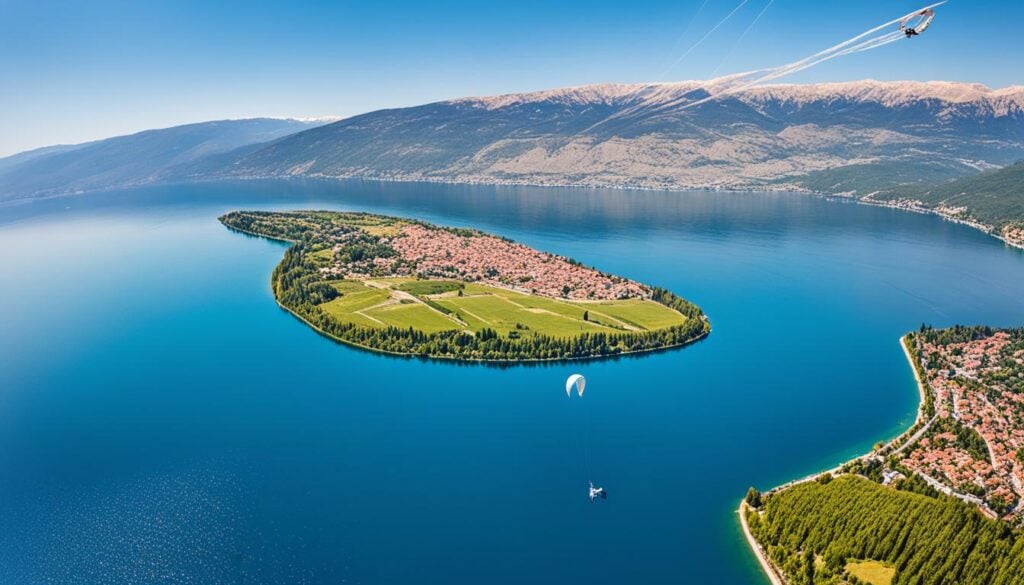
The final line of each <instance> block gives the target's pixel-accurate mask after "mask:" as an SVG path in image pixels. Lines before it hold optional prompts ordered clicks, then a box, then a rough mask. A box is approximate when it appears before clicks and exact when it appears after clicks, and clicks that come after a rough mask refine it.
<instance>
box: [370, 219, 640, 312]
mask: <svg viewBox="0 0 1024 585" xmlns="http://www.w3.org/2000/svg"><path fill="white" fill-rule="evenodd" d="M390 244H391V246H392V247H393V248H394V249H395V250H397V251H398V253H399V256H400V262H401V263H402V264H404V265H406V266H411V267H412V269H413V270H414V271H415V274H416V275H419V276H423V277H427V278H453V279H460V280H466V281H470V282H480V283H483V284H490V285H495V286H501V287H505V288H512V289H516V290H520V291H523V292H530V293H533V294H537V295H541V296H546V297H552V298H569V299H577V300H584V299H593V300H611V299H628V298H648V297H650V294H651V291H650V289H648V288H647V287H645V286H643V285H641V284H640V283H637V282H634V281H632V280H628V279H625V278H620V277H618V276H613V275H609V274H604V273H602V272H599V271H597V270H594V269H593V268H588V267H586V266H582V265H580V264H577V263H575V262H571V261H569V260H568V259H566V258H563V257H561V256H555V255H553V254H547V253H544V252H539V251H537V250H534V249H532V248H529V247H527V246H524V245H522V244H517V243H515V242H511V241H509V240H505V239H502V238H497V237H494V236H489V235H485V234H480V233H476V232H472V233H470V232H465V233H464V232H461V231H452V230H446V229H441V228H430V227H426V226H422V225H416V224H413V225H406V226H404V227H402V228H401V231H400V233H399V236H397V237H395V238H393V239H391V242H390ZM381 260H382V261H385V262H391V263H394V262H396V261H398V260H399V259H381Z"/></svg>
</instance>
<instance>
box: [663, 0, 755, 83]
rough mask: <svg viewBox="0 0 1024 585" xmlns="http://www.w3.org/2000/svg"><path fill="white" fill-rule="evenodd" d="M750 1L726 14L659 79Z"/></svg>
mask: <svg viewBox="0 0 1024 585" xmlns="http://www.w3.org/2000/svg"><path fill="white" fill-rule="evenodd" d="M748 1H749V0H742V1H741V2H740V3H739V4H738V5H736V8H733V9H732V12H730V13H729V14H726V15H725V18H723V19H722V20H720V21H718V24H716V25H715V26H713V27H711V30H709V31H708V32H706V33H704V36H702V37H701V38H700V40H698V41H697V42H696V43H693V44H692V45H690V48H689V49H686V51H684V52H683V54H682V55H679V58H678V59H676V60H675V61H673V62H672V64H671V65H669V66H668V68H667V69H665V71H664V72H663V73H662V74H661V75H659V76H658V77H664V76H665V75H667V74H668V72H669V71H672V69H674V68H675V66H676V65H679V64H680V63H681V62H682V61H683V59H685V58H686V56H687V55H689V54H690V53H692V52H693V50H694V49H696V48H697V47H699V46H700V45H701V43H703V42H704V41H706V40H707V38H708V37H710V36H711V35H712V34H713V33H714V32H715V31H716V30H718V28H719V27H720V26H722V25H723V24H725V21H727V20H729V19H730V18H732V15H733V14H736V12H737V11H739V9H740V8H743V6H745V5H746V3H747V2H748Z"/></svg>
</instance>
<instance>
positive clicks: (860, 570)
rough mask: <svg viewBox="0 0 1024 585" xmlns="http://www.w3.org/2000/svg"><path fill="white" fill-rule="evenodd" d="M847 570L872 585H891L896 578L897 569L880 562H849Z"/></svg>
mask: <svg viewBox="0 0 1024 585" xmlns="http://www.w3.org/2000/svg"><path fill="white" fill-rule="evenodd" d="M846 570H847V572H849V573H850V574H851V575H853V576H854V577H856V578H858V579H860V580H861V581H864V582H865V583H870V584H871V585H890V584H891V583H892V580H893V577H895V576H896V569H894V568H892V567H888V566H886V565H885V564H884V563H880V562H878V561H848V562H847V563H846Z"/></svg>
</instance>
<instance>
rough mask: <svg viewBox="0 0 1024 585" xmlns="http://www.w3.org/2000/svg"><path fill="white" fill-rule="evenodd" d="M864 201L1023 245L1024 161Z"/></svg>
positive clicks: (899, 189)
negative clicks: (971, 225)
mask: <svg viewBox="0 0 1024 585" xmlns="http://www.w3.org/2000/svg"><path fill="white" fill-rule="evenodd" d="M866 200H867V201H869V202H886V203H888V204H891V205H894V206H897V207H907V208H917V209H925V210H930V211H934V212H936V213H939V214H941V215H943V216H946V217H949V218H951V219H958V220H965V221H971V222H976V223H979V224H982V225H983V227H984V228H986V229H990V230H992V231H993V232H994V233H996V234H999V235H1001V236H1002V237H1003V238H1005V239H1007V241H1009V242H1010V243H1012V244H1015V245H1018V246H1024V161H1020V162H1018V163H1016V164H1013V165H1010V166H1007V167H1005V168H1001V169H995V170H990V171H985V172H983V173H980V174H977V175H973V176H969V177H964V178H961V179H956V180H952V181H947V182H944V183H940V184H938V185H932V186H904V187H900V188H898V189H890V190H887V191H884V192H881V193H875V194H872V195H871V196H870V197H868V198H866Z"/></svg>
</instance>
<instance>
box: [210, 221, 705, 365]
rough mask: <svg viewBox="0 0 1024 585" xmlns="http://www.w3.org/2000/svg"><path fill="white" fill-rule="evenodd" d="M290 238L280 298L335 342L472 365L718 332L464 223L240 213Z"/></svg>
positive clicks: (648, 293) (639, 346) (689, 310)
mask: <svg viewBox="0 0 1024 585" xmlns="http://www.w3.org/2000/svg"><path fill="white" fill-rule="evenodd" d="M220 221H221V222H222V223H223V224H224V225H225V226H227V227H229V228H231V229H233V230H236V231H239V232H243V233H246V234H250V235H256V236H262V237H265V238H270V239H275V240H281V241H285V242H289V243H291V244H292V245H291V247H289V248H288V250H287V251H286V252H285V254H284V259H283V260H282V261H281V263H280V264H279V265H278V266H277V267H276V268H275V269H274V271H273V274H272V276H271V288H272V290H273V294H274V298H275V299H277V302H278V304H280V306H281V307H283V308H285V309H286V310H288V311H290V312H291V313H292V314H293V315H295V316H296V317H298V318H299V319H301V320H302V321H304V322H305V323H306V324H307V325H309V326H310V327H312V328H314V329H315V330H316V331H318V332H320V333H321V334H323V335H325V336H327V337H329V338H331V339H334V340H336V341H339V342H342V343H345V344H350V345H354V346H358V347H361V348H365V349H369V350H373V351H378V352H386V353H390V354H399V355H408V356H421V357H430V358H447V359H456V360H467V361H495V362H498V361H504V362H508V361H516V362H519V361H538V360H564V359H585V358H599V357H607V356H616V355H623V354H630V353H638V352H646V351H655V350H664V349H668V348H673V347H681V346H684V345H687V344H689V343H693V342H694V341H697V340H699V339H702V338H703V337H705V336H706V335H708V333H709V332H710V330H711V326H710V323H709V321H708V319H707V318H706V316H705V315H704V313H703V312H702V311H701V310H700V308H699V307H697V306H696V305H694V304H693V303H690V302H688V301H686V300H684V299H682V298H680V297H678V296H676V295H675V294H673V293H671V292H669V291H668V290H665V289H662V288H657V287H651V286H648V285H644V284H641V283H638V282H636V281H633V280H630V279H627V278H623V277H620V276H615V275H612V274H607V273H604V272H600V271H598V270H596V269H594V268H590V267H587V266H584V265H582V264H581V263H579V262H577V261H575V260H573V259H571V258H566V257H563V256H558V255H555V254H549V253H545V252H540V251H537V250H534V249H532V248H529V247H527V246H525V245H523V244H519V243H516V242H513V241H511V240H509V239H507V238H501V237H497V236H493V235H489V234H486V233H483V232H481V231H477V230H472V229H465V228H449V227H441V226H436V225H431V224H428V223H425V222H422V221H417V220H413V219H402V218H397V217H387V216H381V215H372V214H367V213H354V212H337V211H290V212H266V211H234V212H231V213H228V214H226V215H224V216H222V217H221V218H220Z"/></svg>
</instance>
